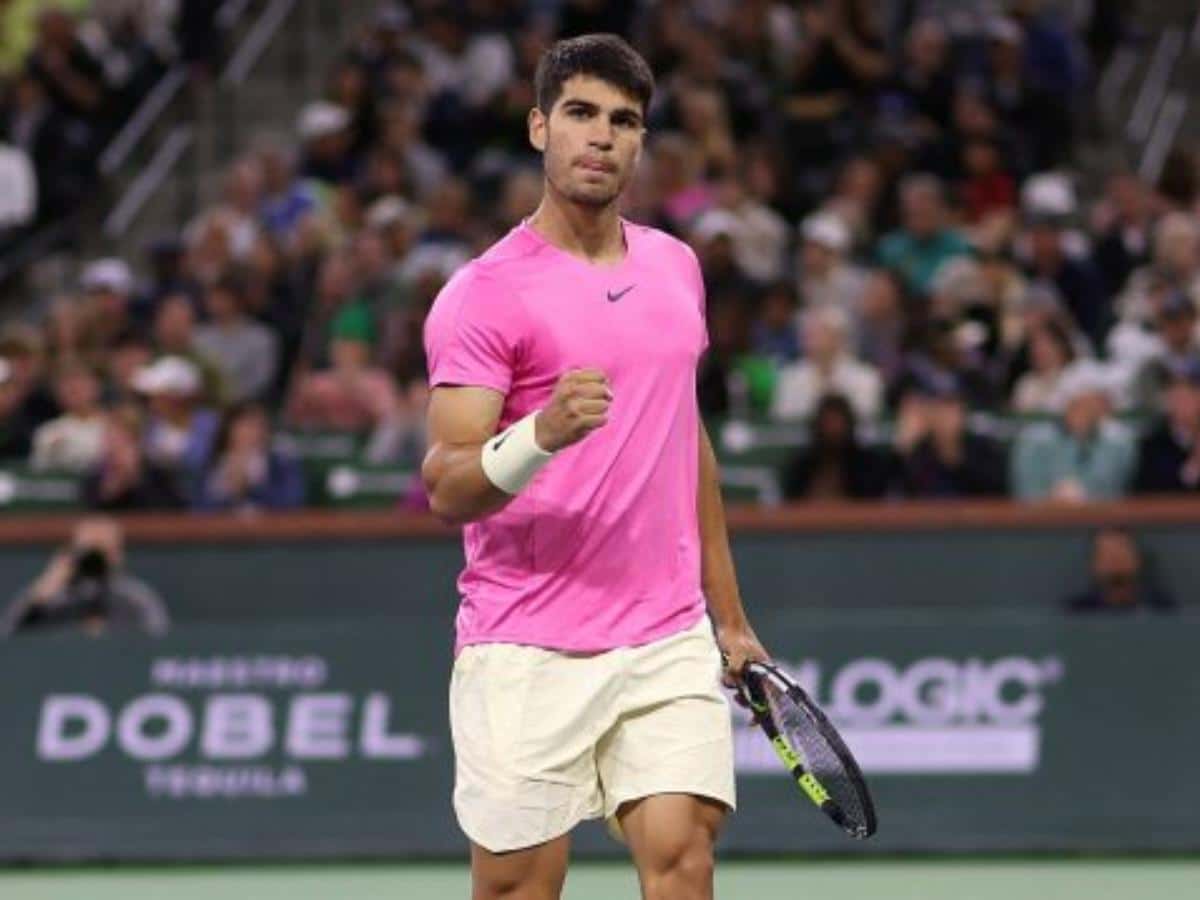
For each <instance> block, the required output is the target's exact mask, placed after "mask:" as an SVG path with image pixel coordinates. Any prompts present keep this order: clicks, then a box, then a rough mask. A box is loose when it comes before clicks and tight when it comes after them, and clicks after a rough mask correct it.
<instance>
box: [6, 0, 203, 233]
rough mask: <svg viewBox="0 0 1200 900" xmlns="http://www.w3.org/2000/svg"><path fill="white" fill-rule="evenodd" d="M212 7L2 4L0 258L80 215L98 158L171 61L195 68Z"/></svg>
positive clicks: (85, 0) (179, 1) (140, 1)
mask: <svg viewBox="0 0 1200 900" xmlns="http://www.w3.org/2000/svg"><path fill="white" fill-rule="evenodd" d="M219 6H220V0H186V2H184V0H52V2H50V0H0V193H2V194H3V196H4V198H5V199H4V200H0V251H2V250H3V249H5V247H6V246H10V245H12V244H14V243H15V242H16V240H17V238H18V237H19V236H20V235H21V234H23V233H25V232H26V231H27V230H28V229H29V228H30V227H33V226H36V225H41V224H45V223H47V222H51V221H53V220H55V219H57V218H60V217H61V216H63V215H64V214H66V213H69V212H70V211H72V210H73V209H75V208H78V206H79V205H80V203H81V202H82V201H83V200H84V198H85V197H86V195H87V193H88V190H89V188H90V187H91V186H92V185H93V184H94V183H95V180H96V176H97V172H96V161H97V158H98V157H99V155H100V151H101V150H102V149H103V148H104V146H105V145H106V144H107V143H108V141H109V140H110V139H111V138H112V137H113V135H114V134H115V133H116V131H117V129H118V128H119V127H120V125H121V124H122V123H123V122H124V121H125V120H126V119H127V118H128V117H129V116H130V114H131V113H132V112H133V110H134V109H135V108H136V106H137V104H138V103H139V101H141V99H142V98H143V97H144V96H145V95H146V93H147V92H148V91H149V90H150V89H151V88H152V87H153V86H154V84H155V82H156V81H157V80H158V78H159V77H160V76H161V75H162V74H163V72H165V71H166V68H167V67H168V66H169V65H170V64H171V63H172V62H174V61H175V60H183V61H185V62H187V63H189V64H192V65H194V66H196V67H197V68H200V67H203V66H204V65H205V64H206V62H207V60H209V59H210V58H211V56H212V54H213V52H214V50H215V41H216V31H215V16H216V12H217V9H218V7H219Z"/></svg>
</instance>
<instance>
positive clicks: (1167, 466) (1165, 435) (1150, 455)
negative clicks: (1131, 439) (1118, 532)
mask: <svg viewBox="0 0 1200 900" xmlns="http://www.w3.org/2000/svg"><path fill="white" fill-rule="evenodd" d="M1168 372H1169V380H1168V382H1167V383H1166V385H1165V387H1164V388H1163V391H1162V394H1161V397H1162V409H1163V412H1164V413H1165V417H1164V420H1163V421H1162V422H1161V423H1160V424H1159V425H1158V426H1157V427H1156V428H1155V429H1154V430H1153V431H1152V432H1150V434H1148V435H1146V436H1145V437H1144V438H1143V439H1142V442H1141V445H1140V446H1139V448H1138V465H1137V476H1136V478H1135V479H1134V491H1135V492H1136V493H1139V494H1180V495H1182V494H1186V493H1189V492H1193V491H1196V490H1198V489H1200V360H1195V359H1193V360H1188V361H1186V362H1183V363H1181V364H1178V365H1176V366H1173V367H1171V368H1169V369H1168Z"/></svg>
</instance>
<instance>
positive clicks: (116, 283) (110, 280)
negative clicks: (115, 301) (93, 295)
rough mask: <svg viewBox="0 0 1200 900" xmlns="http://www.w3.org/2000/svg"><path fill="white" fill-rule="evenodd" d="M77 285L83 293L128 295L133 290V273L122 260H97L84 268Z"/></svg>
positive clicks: (112, 258)
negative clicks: (79, 285) (80, 286)
mask: <svg viewBox="0 0 1200 900" xmlns="http://www.w3.org/2000/svg"><path fill="white" fill-rule="evenodd" d="M79 283H80V284H81V285H82V287H83V289H84V290H85V291H111V292H112V293H114V294H128V293H130V292H131V291H132V290H133V272H132V271H131V270H130V268H129V265H128V264H127V263H126V262H125V260H123V259H117V258H116V257H109V258H107V259H97V260H94V261H93V262H90V263H88V264H87V266H85V267H84V270H83V275H82V276H80V279H79Z"/></svg>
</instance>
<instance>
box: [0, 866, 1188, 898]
mask: <svg viewBox="0 0 1200 900" xmlns="http://www.w3.org/2000/svg"><path fill="white" fill-rule="evenodd" d="M1198 885H1200V860H1193V859H1187V860H1174V859H1172V860H1114V861H1107V860H1099V859H1080V860H1055V861H1043V860H1038V861H1029V860H1002V861H978V860H968V861H948V862H941V861H929V860H915V861H868V862H825V861H822V862H804V861H771V862H766V861H764V862H730V863H724V864H722V866H721V867H720V869H719V870H718V876H717V896H718V897H719V898H722V900H741V898H749V900H760V898H763V897H778V898H780V900H783V898H792V897H795V898H805V897H823V896H829V897H847V898H854V900H866V898H874V897H879V898H886V900H1013V898H1014V897H1020V898H1022V900H1183V898H1185V897H1194V896H1197V890H1198V887H1197V886H1198ZM563 896H564V897H565V898H566V900H626V898H628V900H636V898H637V897H638V892H637V885H636V882H635V879H634V875H633V871H632V869H631V868H630V867H629V866H626V865H620V864H610V863H604V864H597V863H591V864H588V863H582V864H576V865H575V866H573V867H572V870H571V874H570V876H569V877H568V879H567V887H566V891H565V892H564V895H563ZM0 897H2V898H4V900H235V898H236V900H334V898H336V900H456V898H463V900H466V898H468V897H469V891H468V889H467V872H466V868H465V867H464V866H461V865H426V864H394V865H393V864H363V865H320V866H247V867H224V868H222V867H215V866H213V867H179V868H175V867H159V868H120V869H97V868H83V869H66V870H55V869H38V870H25V871H21V870H0Z"/></svg>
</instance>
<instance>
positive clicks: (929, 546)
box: [0, 526, 1200, 621]
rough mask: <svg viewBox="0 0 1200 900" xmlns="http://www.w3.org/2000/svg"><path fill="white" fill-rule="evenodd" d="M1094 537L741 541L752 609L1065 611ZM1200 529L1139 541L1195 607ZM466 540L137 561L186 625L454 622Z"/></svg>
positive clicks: (42, 555) (140, 549) (8, 588)
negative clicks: (402, 615)
mask: <svg viewBox="0 0 1200 900" xmlns="http://www.w3.org/2000/svg"><path fill="white" fill-rule="evenodd" d="M1088 536H1089V531H1088V530H1085V529H1082V528H1063V529H1047V530H1036V531H1033V530H1023V531H1019V530H1005V531H983V530H958V531H953V530H938V531H922V532H910V533H882V532H874V533H843V534H827V535H812V534H749V533H744V534H738V535H735V537H734V553H735V556H736V558H737V563H738V572H739V577H740V580H741V584H742V590H743V593H744V595H745V597H746V601H747V603H748V604H749V605H750V606H752V607H759V606H764V605H767V606H772V605H786V606H790V605H793V604H796V605H800V606H802V607H804V608H830V609H857V608H905V609H907V608H912V607H913V606H934V607H941V608H953V609H964V608H991V609H1021V610H1052V609H1056V608H1057V606H1058V604H1059V603H1060V602H1061V600H1062V598H1063V597H1064V596H1066V595H1068V594H1070V593H1072V592H1075V591H1078V590H1080V589H1082V587H1083V586H1084V585H1085V583H1086V580H1087V564H1088ZM1198 536H1200V529H1196V528H1186V527H1181V526H1171V527H1156V528H1149V529H1145V530H1143V531H1141V532H1140V533H1139V539H1140V541H1141V542H1142V544H1143V546H1144V547H1145V548H1146V549H1147V550H1148V552H1149V555H1150V558H1151V560H1152V564H1153V567H1154V570H1155V571H1156V573H1157V574H1158V577H1159V578H1160V580H1161V582H1162V584H1163V585H1164V586H1165V587H1166V588H1167V589H1169V590H1170V591H1171V592H1172V593H1173V594H1174V595H1175V596H1176V598H1177V599H1178V600H1179V601H1180V602H1182V603H1188V604H1190V603H1194V602H1196V586H1197V585H1200V553H1197V552H1196V550H1195V548H1196V546H1197V537H1198ZM50 549H51V548H49V547H37V546H22V547H12V546H9V547H3V548H0V596H11V595H12V594H13V593H15V592H16V591H17V590H18V589H19V588H20V587H21V585H23V584H24V583H26V582H27V581H29V580H30V579H31V578H33V577H34V576H35V575H36V574H37V573H38V571H40V569H41V567H42V566H43V565H44V564H45V560H46V559H47V557H48V555H49V552H50ZM461 565H462V550H461V547H460V545H459V543H458V541H457V540H453V539H444V538H414V539H404V540H355V541H297V542H292V543H288V542H264V543H258V542H255V543H251V544H240V545H235V544H228V543H225V544H220V543H218V544H144V545H141V546H136V547H134V548H132V550H131V553H130V566H131V569H132V571H133V572H135V573H136V574H138V575H140V576H141V577H143V578H145V579H146V580H148V581H149V582H151V583H152V584H154V585H155V586H156V587H158V588H159V590H160V591H161V592H162V593H163V595H164V597H165V598H166V599H167V602H168V604H169V606H170V609H171V612H172V614H173V615H174V617H175V618H176V620H177V621H223V620H233V619H239V620H240V619H255V618H260V617H265V618H270V619H273V620H278V619H281V618H284V619H313V618H318V619H328V618H340V617H343V616H346V615H351V614H353V615H385V614H393V613H396V612H401V611H423V612H431V613H432V614H434V615H441V616H445V617H447V618H448V617H451V616H452V615H453V610H454V606H455V603H456V599H455V593H454V579H455V576H456V575H457V573H458V570H459V568H460V567H461Z"/></svg>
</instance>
